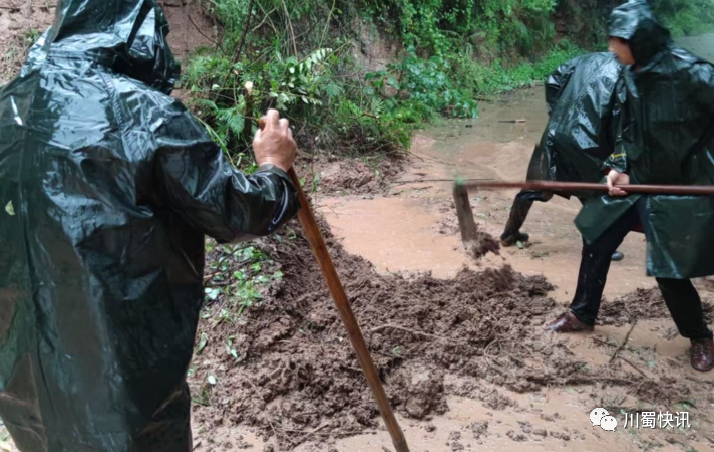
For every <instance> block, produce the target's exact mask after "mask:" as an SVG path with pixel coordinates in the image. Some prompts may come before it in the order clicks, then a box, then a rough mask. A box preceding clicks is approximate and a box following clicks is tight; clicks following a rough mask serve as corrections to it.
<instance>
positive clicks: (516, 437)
mask: <svg viewBox="0 0 714 452" xmlns="http://www.w3.org/2000/svg"><path fill="white" fill-rule="evenodd" d="M506 436H507V437H509V438H511V439H512V440H513V441H516V442H518V443H522V442H524V441H528V438H527V437H526V435H524V434H523V433H516V432H514V431H513V430H509V431H508V432H507V433H506Z"/></svg>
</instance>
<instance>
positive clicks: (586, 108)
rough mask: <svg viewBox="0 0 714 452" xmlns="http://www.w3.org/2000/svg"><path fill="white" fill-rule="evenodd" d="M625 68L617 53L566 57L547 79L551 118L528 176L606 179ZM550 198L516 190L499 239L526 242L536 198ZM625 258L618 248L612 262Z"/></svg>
mask: <svg viewBox="0 0 714 452" xmlns="http://www.w3.org/2000/svg"><path fill="white" fill-rule="evenodd" d="M621 71H622V65H621V64H620V63H619V62H618V61H617V58H616V57H615V55H613V54H612V53H611V52H598V53H590V54H587V55H582V56H579V57H577V58H574V59H572V60H571V61H568V62H567V63H566V64H564V65H562V66H561V67H559V68H558V69H557V70H556V71H555V72H554V73H553V74H552V75H551V76H550V77H549V78H548V81H547V83H546V93H545V97H546V103H547V105H548V115H549V116H550V119H549V121H548V126H547V127H546V130H545V132H544V133H543V137H542V139H541V142H540V145H539V146H536V148H535V150H534V152H533V155H532V157H531V160H530V163H529V166H528V173H527V175H526V180H553V181H558V182H592V183H596V182H599V181H600V180H601V179H602V177H603V172H602V165H603V163H604V162H605V160H607V158H608V157H609V156H610V155H611V154H612V151H613V149H614V146H615V130H614V127H615V125H616V119H617V116H618V110H617V103H616V101H615V100H616V99H615V86H616V85H617V81H618V79H619V77H620V73H621ZM560 195H561V196H563V197H566V198H570V195H568V194H560ZM583 196H584V195H583ZM552 197H553V193H550V192H543V191H539V190H522V191H521V192H520V193H518V195H516V197H515V199H514V200H513V206H512V207H511V211H510V214H509V217H508V221H507V223H506V226H505V228H504V230H503V234H501V243H502V244H503V245H504V246H513V245H515V244H516V243H517V242H526V241H528V239H529V237H528V234H525V233H523V232H521V231H520V229H521V227H522V226H523V223H524V222H525V220H526V217H527V215H528V212H529V211H530V208H531V206H532V205H533V202H534V201H541V202H548V201H550V200H551V199H552ZM581 200H582V198H581ZM623 257H624V256H623V254H622V253H621V252H620V251H617V252H615V253H614V254H613V259H614V260H622V258H623Z"/></svg>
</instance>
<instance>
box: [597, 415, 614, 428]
mask: <svg viewBox="0 0 714 452" xmlns="http://www.w3.org/2000/svg"><path fill="white" fill-rule="evenodd" d="M600 427H602V429H603V430H605V431H608V432H614V431H615V428H616V427H617V419H615V418H614V417H612V416H605V417H604V418H602V419H600Z"/></svg>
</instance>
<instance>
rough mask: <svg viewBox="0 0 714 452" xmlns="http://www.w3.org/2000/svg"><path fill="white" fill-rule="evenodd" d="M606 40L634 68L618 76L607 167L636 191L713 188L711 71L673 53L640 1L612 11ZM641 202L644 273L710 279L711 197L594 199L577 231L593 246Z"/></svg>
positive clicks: (713, 261)
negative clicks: (644, 187) (614, 41)
mask: <svg viewBox="0 0 714 452" xmlns="http://www.w3.org/2000/svg"><path fill="white" fill-rule="evenodd" d="M610 35H611V36H614V37H619V38H623V39H627V40H629V43H630V47H631V49H632V52H633V55H634V57H635V60H636V62H637V66H636V67H628V68H627V69H626V70H625V71H624V72H623V77H622V86H621V88H620V89H618V99H619V103H620V104H621V110H622V115H621V119H620V126H619V128H618V130H619V132H618V136H617V142H616V147H615V152H614V154H613V155H612V156H611V157H610V158H609V160H608V162H607V166H609V167H610V168H614V169H617V170H618V171H621V172H626V173H628V174H629V175H630V178H631V183H634V184H683V185H694V184H696V185H700V184H701V185H712V184H714V67H713V66H712V65H711V64H710V63H709V62H707V61H704V60H703V59H701V58H698V57H696V56H694V55H692V54H691V53H689V52H687V51H686V50H684V49H682V48H680V47H677V46H675V45H674V43H673V42H672V40H671V39H670V35H669V32H668V31H667V30H666V29H665V28H664V27H663V26H662V25H661V24H660V23H659V22H658V21H657V19H656V17H655V16H654V14H653V12H652V9H651V8H650V6H649V5H648V3H647V2H646V1H644V0H634V1H630V2H628V3H626V4H624V5H622V6H620V7H618V8H616V9H615V10H614V12H613V14H612V18H611V27H610ZM643 198H644V200H643V202H645V203H646V209H645V210H646V215H645V218H643V223H644V224H643V226H644V229H645V233H646V236H647V245H648V251H647V272H648V274H649V275H650V276H655V277H661V278H676V279H682V278H694V277H700V276H707V275H711V274H714V258H713V257H712V256H714V234H713V233H712V231H714V198H712V197H683V196H641V195H637V196H636V195H631V196H628V197H626V198H612V197H609V196H602V197H596V198H592V199H591V200H590V201H589V202H588V203H586V205H585V207H584V209H583V211H582V212H581V214H580V215H579V216H578V218H577V220H576V224H577V226H578V228H579V229H580V231H581V232H582V233H583V235H584V237H585V238H586V240H588V241H590V242H592V241H594V240H596V239H597V238H598V237H600V235H602V234H603V232H605V230H607V228H609V227H610V226H611V225H612V224H613V223H614V222H615V221H617V220H618V219H619V218H620V217H621V216H622V215H623V214H624V213H625V212H626V211H627V210H628V209H630V208H632V206H634V204H635V203H636V202H637V201H638V200H640V199H643Z"/></svg>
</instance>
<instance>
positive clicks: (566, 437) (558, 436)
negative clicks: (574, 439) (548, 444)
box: [550, 432, 570, 441]
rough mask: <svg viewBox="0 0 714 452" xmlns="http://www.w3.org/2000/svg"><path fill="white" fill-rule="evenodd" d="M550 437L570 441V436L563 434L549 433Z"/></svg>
mask: <svg viewBox="0 0 714 452" xmlns="http://www.w3.org/2000/svg"><path fill="white" fill-rule="evenodd" d="M550 436H552V437H553V438H556V439H562V440H563V441H570V435H568V434H567V433H563V432H550Z"/></svg>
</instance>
